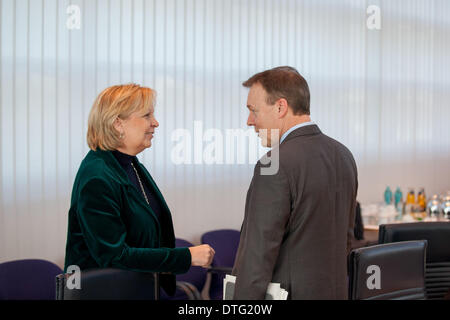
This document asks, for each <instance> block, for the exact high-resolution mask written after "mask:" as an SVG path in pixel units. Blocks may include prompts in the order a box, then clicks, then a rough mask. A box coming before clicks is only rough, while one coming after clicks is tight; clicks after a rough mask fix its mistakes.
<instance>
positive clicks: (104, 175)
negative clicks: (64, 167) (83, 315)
mask: <svg viewBox="0 0 450 320" xmlns="http://www.w3.org/2000/svg"><path fill="white" fill-rule="evenodd" d="M138 170H139V175H140V176H141V178H142V177H143V179H142V180H143V183H146V184H147V186H148V188H149V190H150V192H153V194H154V195H156V197H157V198H158V199H159V201H160V205H161V208H162V210H163V212H162V214H161V217H160V220H161V221H158V219H157V217H156V215H155V214H154V213H153V211H152V209H151V208H150V206H149V205H148V204H147V202H145V199H144V197H143V196H142V194H141V193H139V191H138V190H137V188H136V187H135V186H134V185H133V184H132V183H131V181H130V180H129V178H128V176H127V174H126V172H125V170H123V168H122V167H121V166H120V164H119V162H118V161H117V160H116V158H115V157H114V155H113V154H112V153H111V152H110V151H102V150H100V149H98V150H97V151H92V150H91V151H89V153H88V154H87V155H86V157H85V158H84V160H83V161H82V162H81V165H80V168H79V170H78V173H77V176H76V178H75V182H74V185H73V190H72V200H71V205H70V210H69V225H68V233H67V244H66V257H65V263H64V270H65V271H66V270H67V267H68V266H70V265H78V266H79V267H80V269H81V270H83V269H91V268H108V267H110V268H120V269H127V270H133V271H142V272H164V273H171V274H164V275H161V277H160V284H161V286H162V287H163V288H164V289H165V291H166V292H167V293H168V294H172V293H173V292H174V291H175V276H174V275H173V274H179V273H185V272H187V271H188V270H189V268H190V266H191V254H190V251H189V249H188V248H174V247H175V235H174V230H173V223H172V217H171V214H170V211H169V208H168V207H167V204H166V202H165V200H164V198H163V196H162V195H161V192H160V190H159V189H158V187H157V186H156V184H155V182H154V181H153V179H152V177H151V176H150V174H149V173H148V171H147V170H146V169H145V167H144V166H143V165H142V164H139V168H138Z"/></svg>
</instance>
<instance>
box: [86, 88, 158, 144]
mask: <svg viewBox="0 0 450 320" xmlns="http://www.w3.org/2000/svg"><path fill="white" fill-rule="evenodd" d="M155 96H156V93H155V91H154V90H152V89H150V88H147V87H141V86H140V85H137V84H125V85H118V86H112V87H109V88H106V89H105V90H103V91H102V92H101V93H100V94H99V95H98V97H97V99H95V102H94V104H93V106H92V109H91V112H90V113H89V120H88V132H87V143H88V146H89V148H90V149H92V150H94V151H95V150H97V148H100V149H102V150H116V149H117V148H118V147H119V146H120V144H121V139H120V134H119V132H118V131H117V130H116V129H115V128H114V121H116V119H117V118H120V119H127V118H128V117H129V116H130V115H131V114H132V113H133V112H136V111H141V110H142V111H147V110H150V109H152V108H153V107H154V100H155Z"/></svg>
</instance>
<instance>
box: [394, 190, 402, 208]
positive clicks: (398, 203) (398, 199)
mask: <svg viewBox="0 0 450 320" xmlns="http://www.w3.org/2000/svg"><path fill="white" fill-rule="evenodd" d="M394 198H395V208H396V209H397V211H400V212H401V211H402V203H403V193H402V190H400V187H397V190H395V195H394Z"/></svg>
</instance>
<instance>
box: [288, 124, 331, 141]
mask: <svg viewBox="0 0 450 320" xmlns="http://www.w3.org/2000/svg"><path fill="white" fill-rule="evenodd" d="M321 133H322V131H320V129H319V127H318V126H317V125H316V124H313V125H309V126H305V127H300V128H298V129H296V130H294V131H292V132H291V133H289V134H288V136H287V137H286V139H284V140H283V143H285V142H286V141H288V140H291V139H294V138H297V137H300V136H313V135H317V134H321Z"/></svg>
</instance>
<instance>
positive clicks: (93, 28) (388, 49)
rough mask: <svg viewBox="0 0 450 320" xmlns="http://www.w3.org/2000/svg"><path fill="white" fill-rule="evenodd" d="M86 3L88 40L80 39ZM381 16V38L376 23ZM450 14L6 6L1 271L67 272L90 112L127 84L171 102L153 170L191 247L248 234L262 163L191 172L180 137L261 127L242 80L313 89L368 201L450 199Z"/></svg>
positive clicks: (159, 110)
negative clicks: (27, 264)
mask: <svg viewBox="0 0 450 320" xmlns="http://www.w3.org/2000/svg"><path fill="white" fill-rule="evenodd" d="M70 4H74V5H77V6H79V8H80V9H81V29H79V30H78V29H74V30H69V29H68V28H67V25H66V23H67V20H68V19H69V18H71V17H73V15H72V14H68V13H67V12H66V10H67V8H68V6H69V5H70ZM369 5H378V6H379V7H380V8H381V18H382V20H381V30H369V29H368V28H367V26H366V20H367V17H368V16H369V15H370V14H369V15H368V14H367V13H366V9H367V7H368V6H369ZM449 17H450V2H449V1H448V0H390V1H381V0H373V1H363V0H346V1H343V0H328V1H325V0H320V1H319V0H305V1H296V0H282V1H280V0H266V1H263V0H240V1H236V0H234V1H232V0H230V1H219V0H167V1H165V0H153V1H147V0H134V1H132V0H122V1H121V0H111V1H106V0H96V1H94V0H78V1H75V0H74V1H67V0H60V1H57V0H28V1H27V0H1V1H0V28H1V32H0V46H1V47H0V56H1V63H0V123H1V129H0V143H1V144H0V179H1V184H0V262H2V261H7V260H11V259H19V258H44V259H48V260H51V261H54V262H56V263H58V264H59V265H62V263H63V260H64V249H65V240H66V228H67V226H66V224H67V211H68V207H69V203H70V193H71V187H72V183H73V180H74V176H75V174H76V172H77V168H78V166H79V164H80V162H81V160H82V158H83V157H84V155H85V154H86V152H87V151H88V148H87V145H86V142H85V135H86V123H87V116H88V113H89V110H90V107H91V105H92V102H93V100H94V98H95V97H96V95H97V94H98V93H99V92H100V91H101V90H102V89H104V88H105V87H107V86H109V85H113V84H118V83H127V82H137V83H140V84H142V85H146V86H150V87H152V88H154V89H156V90H157V92H158V100H157V107H156V115H157V118H158V120H159V122H160V128H159V129H158V131H157V135H156V137H155V139H154V145H153V146H152V148H151V149H149V150H147V151H145V152H144V153H143V154H142V156H141V160H142V161H143V162H144V163H145V165H146V166H147V168H148V169H149V170H150V172H151V173H152V174H153V176H154V177H155V179H156V181H157V182H158V185H159V186H160V188H161V189H162V191H163V193H164V196H165V198H166V200H167V202H168V204H169V207H170V208H171V210H172V214H173V218H174V222H175V229H176V234H177V236H178V237H182V238H185V239H187V240H191V241H193V242H195V243H198V242H199V238H200V235H201V234H202V233H203V232H205V231H208V230H211V229H215V228H234V229H239V228H240V225H241V221H242V218H243V212H244V204H245V195H246V191H247V188H248V185H249V182H250V179H251V176H252V173H253V164H251V163H249V162H250V161H247V163H246V164H235V165H231V164H214V165H206V164H190V165H175V164H173V163H172V161H171V151H172V150H173V147H174V142H172V141H171V134H172V132H173V131H174V129H176V128H186V129H188V130H190V131H191V132H193V127H194V121H195V120H198V121H202V122H203V127H204V130H206V129H209V128H216V129H219V130H220V131H221V132H222V133H224V134H225V130H226V129H238V128H242V129H246V118H247V110H246V108H245V102H246V94H247V92H246V89H245V88H242V86H241V83H242V81H244V80H246V79H247V78H248V77H249V76H251V75H252V74H254V73H256V72H259V71H262V70H264V69H267V68H270V67H274V66H279V65H291V66H294V67H296V68H297V69H298V70H299V71H300V72H301V73H302V74H303V75H304V76H305V78H306V79H307V80H308V82H309V84H310V88H311V94H312V105H311V110H312V118H313V120H314V121H315V122H316V123H318V124H319V126H320V128H321V129H322V130H323V132H324V133H326V134H328V135H330V136H332V137H334V138H336V139H338V140H340V141H341V142H343V143H344V144H346V145H347V146H348V147H349V148H350V150H351V151H352V152H353V154H354V156H355V158H356V160H357V164H358V169H359V182H360V187H359V196H358V199H359V200H360V201H362V202H372V201H378V200H380V199H381V197H382V193H383V191H384V188H385V187H386V185H390V186H391V188H395V187H396V186H397V185H399V186H401V187H402V188H403V189H404V192H405V191H406V190H405V189H406V188H407V187H409V186H412V187H416V188H418V187H422V186H423V187H425V188H426V191H427V193H428V194H429V195H430V194H431V193H443V192H445V191H446V190H447V189H450V183H449V181H450V161H449V160H450V159H449V158H450V150H449V146H450V137H449V129H448V123H449V119H450V106H449V101H450V93H449V85H450V79H449V75H450V66H449V59H448V57H449V56H450V48H449V44H450V19H449ZM69 20H70V19H69ZM70 21H72V20H70ZM70 21H69V22H70ZM204 146H206V143H205V145H204Z"/></svg>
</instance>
